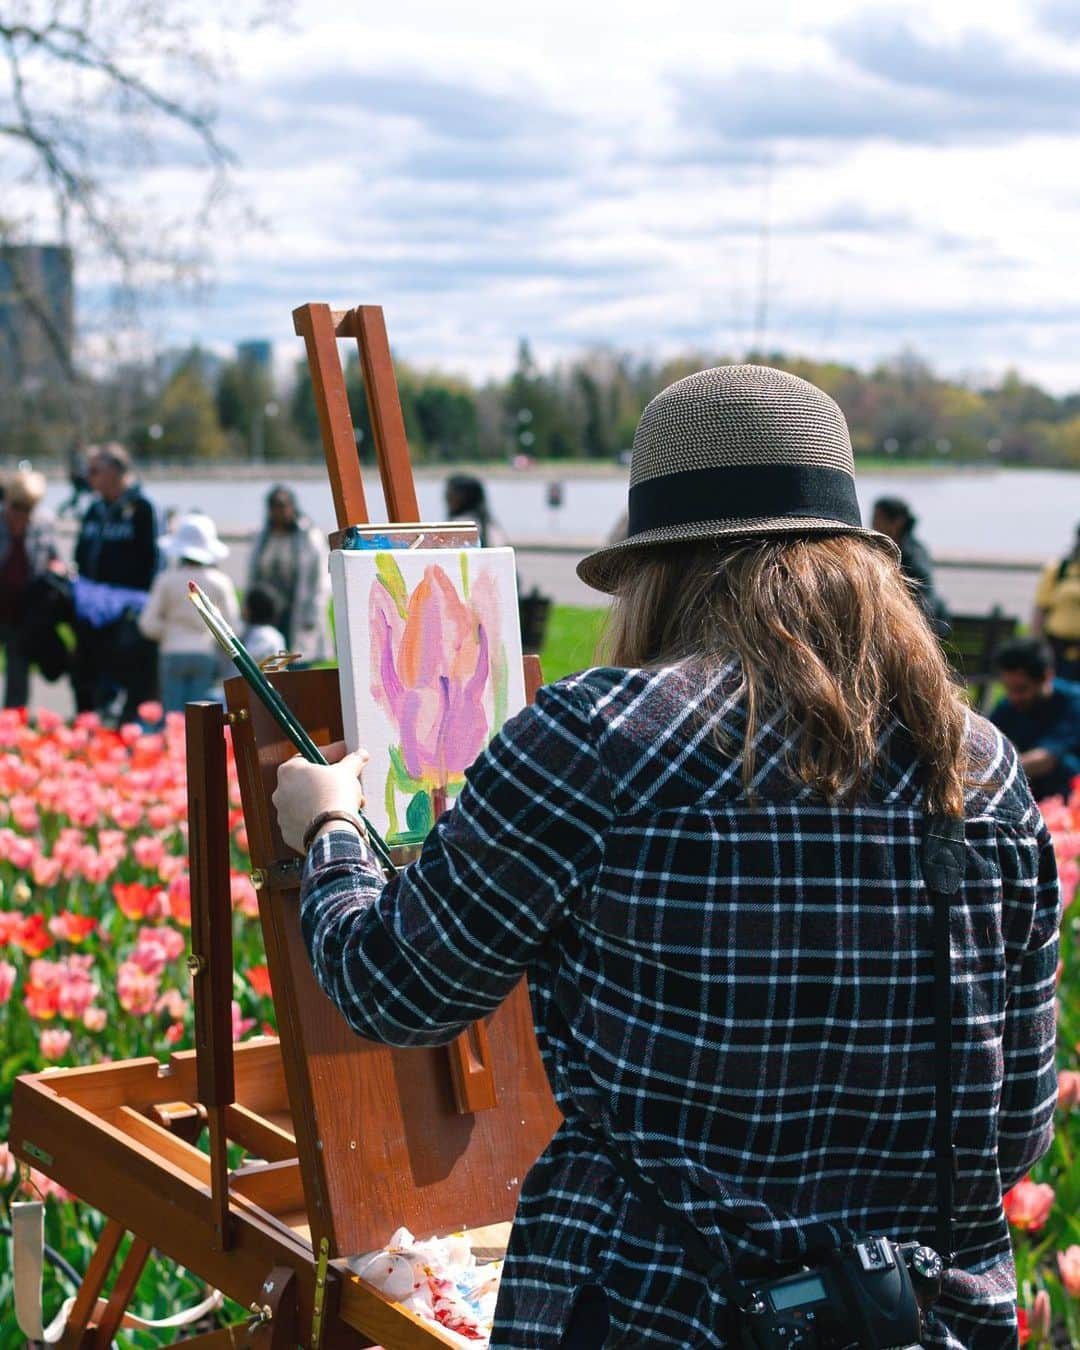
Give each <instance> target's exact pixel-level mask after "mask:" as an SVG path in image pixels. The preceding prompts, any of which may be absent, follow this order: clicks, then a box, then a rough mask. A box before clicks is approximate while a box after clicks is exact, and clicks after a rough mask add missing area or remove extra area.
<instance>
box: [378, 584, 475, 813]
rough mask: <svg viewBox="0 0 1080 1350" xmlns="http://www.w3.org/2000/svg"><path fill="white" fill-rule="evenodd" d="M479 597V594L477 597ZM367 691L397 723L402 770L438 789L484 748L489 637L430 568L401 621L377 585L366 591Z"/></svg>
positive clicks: (450, 587)
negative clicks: (368, 634) (368, 627)
mask: <svg viewBox="0 0 1080 1350" xmlns="http://www.w3.org/2000/svg"><path fill="white" fill-rule="evenodd" d="M481 598H483V593H481ZM370 619H371V627H372V636H373V643H372V672H371V674H372V693H373V695H374V696H375V698H376V700H377V701H378V702H379V704H380V705H381V706H382V707H383V708H384V709H385V710H386V712H387V713H388V714H389V716H390V718H391V719H392V721H393V722H394V724H395V725H396V727H397V729H398V733H399V736H400V742H399V744H400V748H401V755H402V759H403V760H404V763H405V768H406V769H407V770H408V772H409V774H410V775H411V776H412V777H413V778H415V779H418V780H419V781H421V782H423V783H425V784H426V785H427V786H429V787H430V788H431V789H432V790H433V791H436V792H437V791H439V790H442V791H445V789H446V786H447V784H448V783H449V782H450V781H451V780H452V779H454V778H460V777H461V775H462V774H463V773H464V771H465V770H466V769H467V768H468V766H469V765H470V764H471V763H472V762H473V760H474V759H475V758H476V756H477V755H478V754H479V753H480V751H481V750H482V749H483V747H484V744H485V742H486V740H487V737H488V734H489V732H490V729H491V720H490V715H489V712H488V710H487V708H486V706H485V694H486V692H487V686H488V677H489V674H490V670H491V664H490V663H491V647H492V641H493V638H494V636H495V635H494V634H492V632H491V630H490V622H489V621H487V615H486V614H484V615H481V613H480V610H479V609H478V607H477V604H476V602H475V599H474V597H473V596H470V600H469V601H468V602H465V601H463V600H462V599H461V597H460V596H459V595H458V593H457V591H456V590H455V589H454V586H453V584H452V583H451V581H450V578H449V577H448V576H447V574H446V572H445V571H444V570H443V569H442V567H440V566H438V565H437V564H432V565H431V566H429V567H427V568H425V569H424V576H423V579H422V580H421V581H420V582H419V583H418V585H417V586H416V587H415V589H414V590H413V593H412V595H411V596H409V601H408V609H407V613H406V617H405V619H404V620H402V618H401V615H400V613H399V612H398V609H397V606H396V604H395V603H394V600H393V597H392V596H391V595H390V594H389V592H388V591H387V590H385V589H384V588H383V587H382V586H375V587H373V588H372V592H371V605H370Z"/></svg>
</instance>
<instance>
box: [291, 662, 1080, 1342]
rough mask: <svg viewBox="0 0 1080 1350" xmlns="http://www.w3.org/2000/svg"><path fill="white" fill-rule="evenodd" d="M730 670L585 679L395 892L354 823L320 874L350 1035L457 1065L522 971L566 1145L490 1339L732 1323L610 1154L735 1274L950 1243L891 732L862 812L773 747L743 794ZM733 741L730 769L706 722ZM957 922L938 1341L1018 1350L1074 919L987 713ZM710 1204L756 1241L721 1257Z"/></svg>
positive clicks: (495, 766)
mask: <svg viewBox="0 0 1080 1350" xmlns="http://www.w3.org/2000/svg"><path fill="white" fill-rule="evenodd" d="M738 683H739V680H738V670H737V668H736V667H734V666H729V667H727V668H726V669H725V670H724V671H723V672H722V673H721V675H720V676H719V678H718V680H717V681H716V682H715V683H714V684H713V685H712V686H711V687H710V688H708V689H706V688H703V687H702V681H700V680H696V679H694V678H693V676H692V675H688V674H686V673H684V672H683V671H680V670H679V669H677V668H668V669H663V670H658V671H643V670H611V669H601V670H592V671H588V672H586V673H584V674H582V675H579V676H575V677H573V678H571V679H568V680H564V681H561V682H560V683H559V684H556V685H551V686H549V687H547V688H546V689H543V690H542V691H541V693H540V696H539V698H538V700H537V702H536V704H535V706H533V707H532V708H529V709H526V710H525V711H524V712H522V713H521V714H519V715H518V716H517V717H516V718H514V719H513V721H511V722H510V723H508V724H507V726H506V727H505V728H504V729H503V730H502V732H501V733H500V734H499V735H497V736H496V737H495V738H494V740H493V741H492V743H491V745H490V746H489V747H488V749H487V751H486V752H485V753H484V754H482V755H481V756H480V758H479V759H478V760H477V762H476V764H475V765H474V766H473V767H472V769H471V770H470V771H469V774H468V782H467V784H466V786H465V788H464V790H463V791H462V793H461V795H460V797H459V798H458V801H457V804H456V805H455V807H454V808H453V810H451V811H450V812H449V813H448V814H447V815H445V816H444V817H443V818H442V819H441V820H440V821H439V823H438V825H437V826H436V828H435V830H434V831H433V832H432V833H431V835H430V836H429V838H428V840H427V842H426V844H425V846H424V849H423V853H422V856H421V857H420V859H419V860H418V862H417V863H415V864H414V865H413V866H411V867H409V868H407V869H406V870H405V871H403V872H402V873H401V875H400V876H399V877H398V878H397V879H396V880H395V881H394V882H393V883H391V884H390V885H387V886H385V887H383V886H382V884H381V878H380V876H379V874H378V872H377V870H376V868H375V866H374V863H373V860H372V858H371V855H370V854H369V852H368V851H367V849H366V848H365V847H364V846H363V845H362V844H361V843H360V841H359V840H358V838H357V836H356V835H355V833H353V832H352V831H335V832H331V833H329V834H327V835H324V836H323V837H322V838H321V839H319V840H318V841H317V842H316V844H315V847H314V848H313V849H312V850H311V853H310V855H309V857H308V860H307V863H306V866H305V870H304V881H303V889H302V893H301V903H302V918H303V930H304V935H305V939H306V941H307V944H308V949H309V952H310V955H311V959H312V962H313V965H314V968H315V972H316V974H317V976H318V979H319V981H320V983H321V985H322V987H323V988H324V989H325V990H326V992H327V993H328V994H329V996H330V997H331V999H333V1001H334V1002H335V1003H336V1004H337V1006H338V1007H339V1008H340V1009H341V1010H342V1012H343V1014H344V1015H345V1017H346V1018H347V1020H348V1021H349V1023H350V1025H351V1026H353V1027H354V1028H355V1030H356V1031H357V1032H359V1033H360V1034H361V1035H363V1036H367V1037H370V1038H372V1039H374V1040H380V1041H385V1042H388V1043H390V1044H394V1045H430V1044H437V1043H441V1042H445V1041H448V1040H450V1039H451V1038H452V1037H453V1036H455V1035H456V1034H457V1033H458V1032H459V1031H461V1029H462V1028H463V1027H464V1026H465V1025H467V1024H468V1023H469V1022H471V1021H472V1020H474V1019H476V1018H479V1017H483V1016H484V1015H485V1014H487V1013H489V1012H490V1011H491V1010H492V1009H494V1008H495V1007H496V1006H497V1005H498V1004H499V1003H500V1001H501V1000H502V999H503V998H504V997H505V996H506V994H507V993H508V992H509V991H510V989H511V988H512V987H513V986H514V984H515V983H516V982H517V980H518V979H519V978H520V977H521V975H522V974H523V973H524V974H527V975H528V979H529V988H530V992H531V997H532V1002H533V1010H534V1016H535V1023H536V1034H537V1039H538V1041H539V1044H540V1049H541V1053H542V1054H543V1057H544V1062H545V1065H546V1068H547V1071H548V1075H549V1078H550V1080H551V1084H552V1087H553V1090H554V1093H555V1096H556V1099H557V1101H558V1103H559V1106H560V1108H561V1110H562V1111H563V1113H564V1115H565V1117H566V1120H565V1124H564V1125H563V1126H562V1127H561V1128H560V1130H559V1131H558V1133H557V1134H556V1136H555V1138H554V1140H553V1141H552V1143H551V1145H550V1146H549V1148H548V1149H547V1150H546V1151H545V1153H544V1154H543V1156H542V1157H541V1159H540V1160H539V1162H538V1163H537V1164H536V1166H535V1167H534V1168H533V1169H532V1171H531V1172H530V1174H529V1176H528V1177H527V1178H526V1180H525V1183H524V1186H523V1188H522V1192H521V1199H520V1204H519V1208H518V1217H517V1221H516V1223H515V1225H514V1230H513V1234H512V1238H511V1243H510V1250H509V1254H508V1259H507V1262H506V1267H505V1271H504V1275H503V1285H502V1292H501V1294H500V1299H499V1307H498V1314H497V1318H496V1328H495V1334H494V1338H493V1340H492V1344H493V1345H494V1346H514V1347H524V1346H528V1347H544V1348H545V1350H546V1348H547V1347H555V1346H557V1345H558V1343H559V1340H560V1336H561V1329H562V1327H563V1326H564V1324H565V1321H566V1319H567V1316H568V1312H569V1309H570V1307H571V1305H572V1301H573V1297H574V1294H575V1292H576V1291H577V1290H578V1289H579V1288H580V1287H581V1286H582V1285H583V1284H586V1283H600V1284H601V1285H603V1287H604V1288H605V1289H606V1291H607V1293H608V1299H609V1306H610V1311H611V1322H612V1331H611V1335H610V1336H609V1338H608V1341H607V1344H608V1345H609V1346H616V1345H617V1346H630V1345H633V1346H638V1345H649V1346H723V1345H724V1344H725V1343H726V1342H725V1339H724V1335H723V1332H722V1330H720V1329H719V1328H720V1325H721V1314H722V1309H721V1306H720V1301H719V1299H718V1298H717V1296H716V1295H715V1294H713V1293H712V1292H711V1291H709V1290H708V1289H707V1288H706V1287H705V1284H704V1281H703V1280H702V1278H701V1277H700V1276H699V1275H698V1274H697V1272H696V1271H695V1270H694V1269H693V1268H692V1267H690V1266H689V1263H688V1260H687V1258H686V1255H685V1253H684V1252H683V1250H682V1248H681V1247H680V1246H679V1244H678V1242H677V1241H676V1240H674V1239H673V1238H672V1237H671V1236H670V1235H668V1234H666V1233H663V1232H657V1229H656V1224H655V1222H654V1220H653V1219H652V1218H651V1217H650V1216H649V1215H648V1214H647V1213H646V1212H645V1211H644V1209H643V1207H642V1206H641V1204H640V1203H639V1201H638V1200H637V1198H636V1196H635V1195H634V1194H633V1193H631V1192H630V1190H629V1188H628V1186H627V1184H626V1183H625V1182H624V1180H623V1179H622V1176H621V1175H620V1172H619V1169H618V1164H617V1162H616V1161H614V1160H613V1158H612V1156H611V1155H610V1153H609V1152H607V1151H606V1150H605V1147H604V1144H603V1139H604V1137H605V1136H614V1137H615V1138H616V1139H617V1140H618V1141H619V1143H620V1144H621V1146H622V1148H623V1150H625V1151H626V1152H628V1153H629V1154H631V1155H632V1157H633V1158H634V1159H635V1161H636V1162H637V1164H638V1165H639V1166H640V1167H641V1168H642V1169H644V1170H645V1171H646V1172H647V1173H648V1175H649V1176H650V1177H652V1178H653V1179H654V1180H655V1181H656V1183H657V1185H658V1186H659V1187H660V1189H661V1191H662V1192H663V1194H664V1196H665V1197H666V1199H667V1200H668V1202H669V1203H670V1204H672V1205H675V1206H678V1207H679V1208H681V1210H682V1211H683V1212H684V1214H685V1215H686V1216H687V1217H688V1218H689V1219H690V1220H691V1221H692V1222H693V1223H694V1224H695V1225H696V1226H697V1227H698V1229H699V1230H700V1231H701V1233H702V1234H703V1235H704V1236H705V1238H706V1239H707V1240H708V1241H709V1243H710V1244H711V1246H712V1247H713V1249H714V1250H715V1251H716V1253H717V1255H718V1257H719V1258H721V1259H724V1258H726V1259H727V1260H728V1261H729V1262H733V1263H734V1264H735V1266H736V1268H737V1270H738V1271H739V1272H741V1273H744V1274H746V1273H749V1272H754V1271H760V1270H762V1269H763V1268H768V1267H765V1266H763V1264H762V1263H763V1261H766V1260H767V1261H769V1262H779V1261H790V1260H792V1259H797V1258H798V1256H799V1254H800V1236H799V1228H800V1224H805V1223H806V1222H808V1221H810V1220H821V1221H824V1222H827V1223H831V1224H833V1225H835V1227H836V1231H837V1233H838V1234H842V1233H844V1232H846V1231H848V1230H850V1231H853V1232H856V1233H885V1234H888V1235H890V1236H892V1237H894V1238H897V1239H908V1238H914V1237H921V1238H923V1239H926V1240H929V1241H932V1239H933V1230H934V1217H935V1203H934V1196H935V1187H934V1171H933V1162H932V1143H931V1130H932V1124H931V1121H932V1101H933V1081H934V1062H933V1060H934V1032H933V986H932V965H933V958H932V922H931V906H930V903H929V899H928V896H927V894H926V891H925V888H924V885H923V882H922V876H921V871H920V865H919V845H920V840H921V829H922V789H921V786H920V784H921V774H920V769H919V766H918V762H917V759H916V756H915V753H914V747H913V746H912V744H911V741H910V738H909V737H908V735H907V734H906V733H905V731H904V730H903V728H902V727H900V726H899V725H898V724H894V725H892V726H891V727H890V728H888V730H887V733H886V734H885V735H884V736H883V739H882V748H881V757H880V761H879V767H878V771H877V774H876V777H875V781H874V783H873V786H872V789H871V790H870V792H869V793H868V794H867V800H866V801H865V803H863V804H861V805H859V806H858V807H855V808H838V807H828V806H825V805H823V804H821V802H820V801H819V800H816V799H815V797H814V795H813V793H812V792H810V791H809V790H808V789H806V788H805V787H803V786H802V785H800V784H797V783H794V782H793V781H792V779H791V777H790V775H789V773H788V772H787V771H786V769H785V763H786V760H787V756H788V753H789V751H790V748H791V747H790V746H789V745H787V744H786V743H785V742H784V740H783V739H782V738H781V737H780V736H779V735H778V733H777V731H776V729H775V727H774V726H771V725H766V726H763V727H762V728H761V729H760V732H759V734H758V735H757V737H756V751H757V770H756V774H755V782H754V787H755V794H754V798H753V800H752V801H751V800H749V799H748V797H747V794H746V793H745V792H744V789H743V784H742V779H741V767H742V760H741V748H740V747H741V744H742V738H743V727H744V721H743V714H742V708H741V704H740V701H739V696H738ZM706 699H708V700H709V701H708V704H707V706H708V707H709V708H710V709H712V711H713V717H714V721H713V723H712V727H715V725H716V719H717V718H718V719H719V722H720V726H721V730H722V731H723V733H724V736H723V738H722V741H721V743H722V744H723V745H724V746H726V747H727V748H726V749H725V750H721V749H718V748H717V742H716V740H715V738H714V737H713V735H712V734H711V733H712V727H711V726H709V725H706V724H705V722H704V720H703V718H702V716H701V709H702V707H703V705H704V701H705V700H706ZM970 742H971V746H972V751H973V758H974V761H975V763H976V764H977V765H978V774H977V778H978V782H977V785H974V786H972V787H971V789H970V790H969V792H968V798H967V820H966V827H965V834H966V850H967V873H966V877H965V880H964V884H963V888H962V894H961V896H960V900H959V903H958V904H957V906H956V908H955V909H954V911H953V920H952V950H953V988H954V992H953V1014H954V1026H955V1033H954V1035H955V1051H954V1079H955V1093H954V1111H955V1117H956V1143H957V1148H958V1155H959V1174H958V1184H957V1210H956V1228H957V1243H958V1248H959V1252H958V1259H957V1266H956V1268H955V1269H954V1270H953V1271H952V1272H951V1274H950V1275H949V1277H948V1281H947V1287H946V1292H945V1294H944V1297H943V1298H942V1300H941V1302H940V1303H939V1305H938V1308H937V1311H936V1312H935V1313H934V1314H933V1316H932V1320H931V1330H930V1333H929V1336H928V1339H927V1341H926V1344H928V1345H934V1346H949V1347H956V1346H967V1347H971V1348H972V1350H990V1347H993V1348H994V1350H999V1348H1000V1350H1004V1347H1011V1346H1013V1345H1015V1344H1016V1337H1017V1330H1016V1313H1015V1277H1014V1271H1013V1265H1012V1258H1011V1253H1010V1246H1009V1234H1008V1228H1007V1225H1006V1222H1005V1218H1004V1215H1003V1212H1002V1205H1001V1197H1002V1192H1003V1190H1004V1189H1006V1188H1008V1187H1009V1186H1011V1185H1012V1184H1013V1183H1015V1182H1016V1181H1017V1180H1019V1179H1020V1178H1021V1177H1022V1176H1023V1175H1024V1173H1025V1172H1026V1171H1027V1170H1028V1168H1029V1167H1030V1166H1031V1165H1032V1163H1034V1162H1035V1161H1036V1159H1038V1158H1039V1157H1040V1156H1041V1155H1042V1153H1043V1152H1044V1151H1045V1150H1046V1148H1047V1147H1048V1145H1049V1141H1050V1138H1051V1134H1052V1129H1053V1111H1054V1104H1055V1096H1056V1086H1057V1083H1056V1073H1055V1068H1054V1035H1055V1028H1054V983H1055V968H1056V963H1057V934H1058V923H1059V894H1058V885H1057V874H1056V869H1055V864H1054V855H1053V851H1052V848H1051V843H1050V839H1049V836H1048V834H1047V831H1046V828H1045V826H1044V824H1043V822H1042V819H1041V817H1040V815H1039V812H1038V809H1037V807H1036V806H1035V805H1034V803H1033V801H1032V799H1031V795H1030V792H1029V791H1028V788H1027V785H1026V782H1025V780H1024V776H1023V773H1022V772H1021V770H1020V769H1019V766H1018V763H1017V759H1016V755H1015V753H1014V751H1013V750H1012V748H1011V747H1010V746H1009V744H1008V743H1007V742H1006V741H1005V740H1004V739H1003V738H1002V737H1001V736H1000V735H999V733H998V732H997V731H995V730H994V728H993V727H991V726H990V725H989V723H987V722H985V721H984V720H983V719H982V718H979V717H975V716H972V718H971V724H970ZM720 1202H723V1203H725V1204H727V1205H730V1206H733V1207H736V1208H738V1210H739V1211H740V1213H741V1214H742V1215H743V1216H744V1217H745V1218H746V1219H747V1220H748V1221H749V1222H750V1223H752V1224H753V1226H754V1240H753V1241H752V1242H751V1241H750V1240H746V1241H736V1240H733V1239H729V1238H725V1236H724V1234H723V1231H722V1230H721V1229H720V1228H718V1226H717V1225H716V1222H715V1215H716V1212H717V1207H718V1205H719V1204H720Z"/></svg>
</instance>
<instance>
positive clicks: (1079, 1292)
mask: <svg viewBox="0 0 1080 1350" xmlns="http://www.w3.org/2000/svg"><path fill="white" fill-rule="evenodd" d="M1057 1263H1058V1271H1059V1273H1060V1275H1061V1283H1062V1284H1063V1285H1064V1286H1065V1288H1066V1289H1067V1290H1068V1291H1069V1293H1070V1294H1071V1295H1072V1297H1073V1298H1080V1247H1076V1246H1073V1247H1067V1248H1066V1249H1065V1251H1063V1252H1058V1254H1057Z"/></svg>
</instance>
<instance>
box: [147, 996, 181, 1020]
mask: <svg viewBox="0 0 1080 1350" xmlns="http://www.w3.org/2000/svg"><path fill="white" fill-rule="evenodd" d="M187 1010H188V1001H187V999H186V998H185V997H184V996H183V994H182V993H181V992H180V990H179V989H166V990H165V992H164V993H163V994H162V995H161V997H160V998H159V999H158V1001H157V1002H156V1003H155V1004H154V1011H155V1012H156V1013H160V1012H165V1013H168V1014H169V1016H170V1017H171V1018H172V1019H173V1021H174V1022H182V1021H183V1020H184V1018H185V1017H186V1016H187Z"/></svg>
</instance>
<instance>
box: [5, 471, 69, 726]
mask: <svg viewBox="0 0 1080 1350" xmlns="http://www.w3.org/2000/svg"><path fill="white" fill-rule="evenodd" d="M45 488H46V483H45V475H44V474H41V473H37V472H36V471H35V470H33V469H17V470H16V471H15V472H14V473H12V474H9V475H8V477H7V480H6V481H5V483H4V495H3V505H2V507H0V643H2V644H3V648H4V660H5V667H6V673H5V677H4V707H5V708H25V707H26V705H27V703H28V702H29V699H30V660H31V633H30V631H29V629H28V623H27V620H28V618H29V617H30V616H29V615H28V612H27V594H28V592H30V591H31V588H32V586H33V583H34V582H35V580H37V579H39V578H41V577H44V576H45V575H46V574H47V573H48V572H50V571H52V570H53V569H54V568H56V567H58V566H59V565H60V553H59V549H58V548H57V544H56V531H55V527H54V525H53V520H52V517H51V516H49V515H48V514H47V513H46V512H44V511H41V510H39V509H38V508H39V505H40V503H41V500H42V498H43V497H44V496H45Z"/></svg>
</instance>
